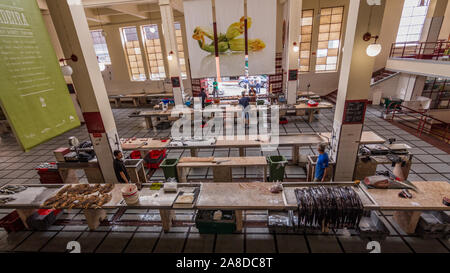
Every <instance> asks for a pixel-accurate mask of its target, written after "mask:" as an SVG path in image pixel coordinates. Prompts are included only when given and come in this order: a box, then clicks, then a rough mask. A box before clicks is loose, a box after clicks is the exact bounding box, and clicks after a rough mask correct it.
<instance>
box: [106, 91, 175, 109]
mask: <svg viewBox="0 0 450 273" xmlns="http://www.w3.org/2000/svg"><path fill="white" fill-rule="evenodd" d="M165 97H167V98H173V94H172V93H167V94H165V93H157V94H151V93H149V94H145V93H141V94H128V95H111V96H109V100H110V101H111V100H112V101H114V104H115V106H116V107H120V106H121V105H122V99H125V100H131V101H132V102H133V105H134V106H135V107H139V106H141V101H142V102H143V103H144V101H143V100H145V101H146V99H147V98H165Z"/></svg>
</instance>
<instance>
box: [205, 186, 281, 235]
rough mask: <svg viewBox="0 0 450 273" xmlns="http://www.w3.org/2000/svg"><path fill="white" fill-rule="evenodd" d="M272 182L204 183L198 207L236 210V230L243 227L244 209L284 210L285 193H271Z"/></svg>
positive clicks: (238, 230) (240, 229)
mask: <svg viewBox="0 0 450 273" xmlns="http://www.w3.org/2000/svg"><path fill="white" fill-rule="evenodd" d="M270 186H271V183H255V182H250V183H202V185H201V188H200V195H199V197H198V200H197V204H196V208H197V209H204V210H217V209H220V210H234V212H235V215H236V231H237V232H240V231H242V228H243V223H244V221H243V217H242V216H243V213H242V212H243V211H244V210H269V209H270V210H284V209H286V204H285V202H284V198H283V194H282V193H281V192H280V193H271V192H270Z"/></svg>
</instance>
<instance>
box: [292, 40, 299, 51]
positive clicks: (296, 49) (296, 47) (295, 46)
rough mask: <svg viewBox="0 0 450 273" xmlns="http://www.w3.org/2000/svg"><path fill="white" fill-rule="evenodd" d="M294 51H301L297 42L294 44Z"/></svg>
mask: <svg viewBox="0 0 450 273" xmlns="http://www.w3.org/2000/svg"><path fill="white" fill-rule="evenodd" d="M293 46H294V47H293V48H292V49H293V50H294V52H298V50H299V47H298V45H297V42H294V44H293Z"/></svg>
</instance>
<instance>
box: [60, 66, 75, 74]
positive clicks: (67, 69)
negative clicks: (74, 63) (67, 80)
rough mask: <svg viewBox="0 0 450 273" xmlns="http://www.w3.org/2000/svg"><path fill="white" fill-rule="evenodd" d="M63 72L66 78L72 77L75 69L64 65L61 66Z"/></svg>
mask: <svg viewBox="0 0 450 273" xmlns="http://www.w3.org/2000/svg"><path fill="white" fill-rule="evenodd" d="M61 72H62V73H63V75H64V76H72V74H73V69H72V67H71V66H70V65H63V66H61Z"/></svg>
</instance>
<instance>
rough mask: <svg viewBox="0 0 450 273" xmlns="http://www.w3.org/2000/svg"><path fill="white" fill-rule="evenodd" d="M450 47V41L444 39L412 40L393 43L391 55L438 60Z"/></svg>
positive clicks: (391, 56)
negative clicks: (429, 40) (435, 40)
mask: <svg viewBox="0 0 450 273" xmlns="http://www.w3.org/2000/svg"><path fill="white" fill-rule="evenodd" d="M449 48H450V41H443V40H442V41H437V42H418V41H415V42H413V41H411V42H401V43H393V44H392V45H391V50H390V53H389V57H390V58H409V59H435V60H438V59H439V58H440V57H442V56H444V53H445V51H446V50H448V49H449ZM428 51H429V52H428ZM447 55H448V53H447Z"/></svg>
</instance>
